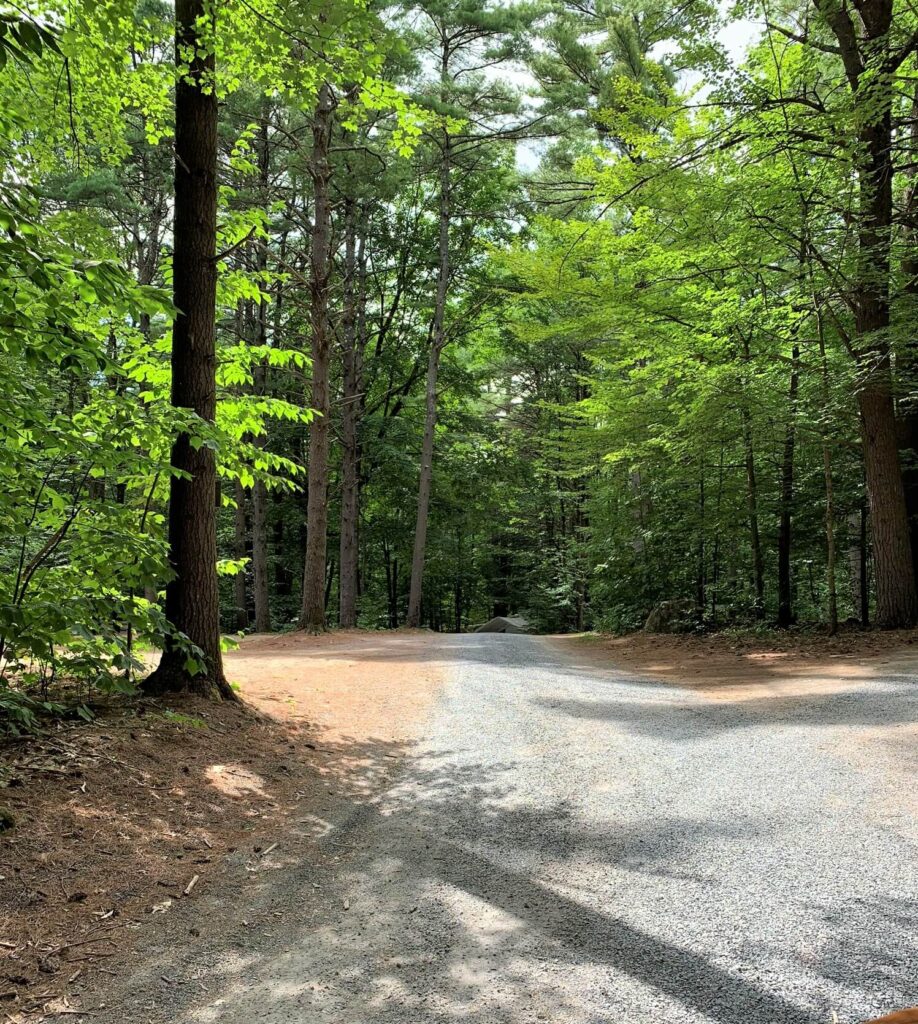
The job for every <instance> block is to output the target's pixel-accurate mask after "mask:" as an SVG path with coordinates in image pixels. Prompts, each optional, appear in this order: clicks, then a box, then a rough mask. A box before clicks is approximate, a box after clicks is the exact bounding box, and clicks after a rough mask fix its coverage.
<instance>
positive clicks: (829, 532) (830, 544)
mask: <svg viewBox="0 0 918 1024" xmlns="http://www.w3.org/2000/svg"><path fill="white" fill-rule="evenodd" d="M816 326H817V330H818V332H819V358H820V362H821V364H822V406H823V413H822V414H823V419H824V421H825V422H826V423H829V422H831V413H832V401H831V399H832V392H831V388H830V386H829V364H828V362H827V361H826V340H825V333H824V331H823V323H822V314H821V312H820V310H819V306H818V305H817V307H816ZM829 440H830V439H829V435H828V430H825V431H824V432H823V437H822V468H823V476H824V478H825V487H826V589H827V590H828V608H827V618H828V620H829V622H828V626H829V633H830V635H832V636H834V635H835V634H836V633H837V632H838V587H837V584H836V572H835V562H836V555H835V486H834V483H833V480H832V449H831V447H830V445H829Z"/></svg>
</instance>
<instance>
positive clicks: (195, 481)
mask: <svg viewBox="0 0 918 1024" xmlns="http://www.w3.org/2000/svg"><path fill="white" fill-rule="evenodd" d="M211 11H212V9H211V8H210V5H209V4H207V3H206V0H177V2H176V5H175V44H176V54H177V55H179V59H180V58H181V55H183V54H185V53H187V52H188V51H189V50H190V51H192V52H193V53H194V57H193V58H192V60H191V64H190V67H189V69H188V72H187V74H185V75H183V76H182V77H181V78H180V79H179V81H178V82H177V83H176V89H175V222H174V226H173V282H174V283H173V300H174V302H175V306H176V309H177V310H178V313H177V315H176V319H175V324H174V326H173V333H172V405H173V406H175V407H176V408H180V409H190V410H193V411H194V412H195V413H196V414H197V415H198V416H199V417H201V419H203V420H207V421H210V422H212V421H213V419H214V417H215V415H216V407H217V387H216V369H217V359H216V342H215V336H214V334H215V311H216V295H217V266H216V260H215V256H216V245H217V97H216V94H215V93H214V91H213V89H212V88H211V87H210V84H211V82H212V78H213V73H214V56H213V54H212V53H209V52H208V50H207V45H206V43H205V42H204V41H203V40H202V39H201V38H200V37H199V35H198V30H197V26H198V23H199V21H200V20H202V19H204V18H205V17H209V16H212V13H211ZM171 461H172V467H173V469H174V470H175V471H177V472H180V473H181V474H182V475H181V476H179V475H177V473H176V474H174V475H173V476H172V478H171V481H170V488H169V531H168V533H169V561H170V563H171V567H172V571H173V574H174V575H173V578H172V579H171V580H170V581H169V583H168V584H167V586H166V609H165V611H166V618H167V619H168V620H169V622H170V623H172V625H173V626H174V627H175V628H176V629H177V630H179V631H180V632H181V633H183V634H185V636H187V637H188V639H189V640H190V641H191V642H192V643H193V644H195V645H196V646H197V647H198V648H200V650H201V652H202V653H203V655H204V665H203V667H202V671H200V672H197V673H195V674H193V675H192V674H191V673H189V672H188V670H187V668H186V654H185V652H183V651H182V650H181V648H180V647H179V646H178V645H177V644H176V643H175V642H174V641H173V640H172V639H171V638H167V639H166V641H165V644H164V650H163V655H162V659H161V661H160V664H159V667H158V668H157V669H156V671H155V672H153V673H152V675H150V676H149V677H148V678H147V680H146V682H145V684H144V688H145V690H146V691H147V692H150V693H165V692H177V691H189V692H193V693H198V694H202V695H205V696H216V697H223V698H226V699H230V700H233V699H235V694H234V692H233V690H232V689H231V687H230V686H229V684H228V683H227V681H226V679H225V677H224V675H223V660H222V656H221V652H220V600H219V591H218V587H217V529H216V518H215V501H214V498H215V495H216V493H217V473H216V463H215V458H214V452H213V450H212V449H211V448H209V447H208V446H207V445H199V446H194V445H192V443H191V437H190V436H189V435H188V434H187V433H182V434H180V435H179V436H178V437H177V438H176V440H175V443H174V444H173V446H172V459H171Z"/></svg>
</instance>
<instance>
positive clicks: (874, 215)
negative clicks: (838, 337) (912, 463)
mask: <svg viewBox="0 0 918 1024" xmlns="http://www.w3.org/2000/svg"><path fill="white" fill-rule="evenodd" d="M816 6H817V8H818V9H819V10H820V11H822V13H823V16H824V18H825V20H826V23H827V24H828V25H829V27H830V28H831V29H832V31H833V33H834V34H835V37H836V39H837V40H838V44H839V47H838V49H839V54H840V57H841V60H842V63H843V64H844V68H845V74H846V76H847V78H848V84H849V86H850V88H851V92H852V95H853V97H854V107H855V111H856V113H857V114H858V115H859V121H860V130H859V131H858V139H857V141H858V148H857V151H856V153H857V159H858V167H857V171H858V191H859V197H858V198H859V209H858V266H857V278H856V281H855V289H854V294H853V298H854V305H855V335H856V337H855V339H854V342H855V345H854V347H855V349H856V355H857V360H858V367H859V369H860V373H861V380H860V382H859V388H858V408H859V411H860V416H861V427H862V432H863V438H864V470H865V476H866V480H867V495H868V499H869V503H870V516H871V520H872V524H873V557H874V575H875V577H876V595H877V605H876V624H877V625H878V626H880V627H881V628H883V629H895V628H897V627H903V626H912V625H914V624H915V621H916V619H918V591H916V585H915V575H914V571H913V568H912V564H913V563H912V550H911V539H910V536H909V522H908V514H907V512H906V506H905V489H904V487H903V483H902V471H901V465H900V462H899V451H898V445H897V436H896V421H895V406H894V403H893V390H892V372H891V367H890V357H889V339H888V332H889V326H890V265H891V244H892V222H893V190H892V184H893V155H892V153H893V131H892V103H893V84H892V83H893V78H894V72H895V70H896V68H897V66H898V65H897V64H896V63H895V62H894V61H892V55H891V53H890V47H891V43H890V29H891V28H892V19H893V5H892V3H891V2H890V0H863V2H862V3H860V4H858V5H857V26H859V27H857V26H856V24H855V21H854V20H853V19H852V16H851V14H850V12H849V10H848V7H847V5H845V4H842V5H838V4H835V3H830V2H829V0H816ZM906 53H907V51H906V50H902V57H901V58H900V59H904V57H905V54H906Z"/></svg>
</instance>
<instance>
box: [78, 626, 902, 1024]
mask: <svg viewBox="0 0 918 1024" xmlns="http://www.w3.org/2000/svg"><path fill="white" fill-rule="evenodd" d="M429 643H430V645H431V648H432V655H431V656H432V657H435V658H436V659H437V660H438V661H440V662H442V663H445V665H446V667H447V676H446V681H445V684H444V686H443V688H442V690H441V691H440V694H439V697H438V699H437V701H436V702H435V704H434V706H433V707H432V709H431V710H430V711H429V713H428V716H427V718H426V721H425V724H424V727H423V730H422V735H421V738H420V740H419V742H418V743H417V744H416V745H415V746H414V747H412V748H411V750H410V753H409V754H408V756H406V757H405V758H404V760H403V761H401V762H400V764H399V766H398V769H397V771H396V772H395V773H394V774H393V776H392V778H391V781H390V783H389V784H387V786H386V788H385V790H384V792H382V793H381V794H377V795H375V796H373V797H372V798H368V799H366V800H361V799H360V798H359V796H358V797H355V798H354V799H353V800H351V801H350V802H347V803H345V804H343V805H342V806H341V807H339V809H338V811H337V812H336V814H335V815H334V816H333V817H334V820H329V821H327V822H325V823H324V824H323V828H321V829H320V830H319V835H320V838H318V839H317V842H318V843H320V844H322V845H323V846H324V847H325V849H326V853H328V856H327V863H326V865H325V866H324V867H323V868H317V867H315V865H313V864H310V863H306V862H303V863H300V864H297V863H293V864H290V865H288V866H287V867H286V868H285V869H284V870H279V871H276V872H272V874H271V878H270V883H269V885H268V888H267V890H266V892H264V893H263V894H262V897H261V899H262V902H263V904H264V906H265V907H267V908H269V909H268V910H267V911H266V913H267V914H268V915H269V916H268V919H269V920H270V921H271V924H270V927H266V928H264V929H255V930H253V929H247V928H242V929H239V930H238V932H239V933H238V934H233V935H230V936H227V937H226V941H225V943H222V944H220V946H219V948H217V947H216V946H214V947H213V948H210V947H208V946H207V944H203V945H202V943H201V942H199V943H198V944H196V945H195V944H193V943H192V944H190V945H187V946H186V947H185V948H181V944H179V946H172V947H170V948H165V947H164V948H163V950H162V957H161V959H159V960H158V961H157V963H155V964H153V965H152V966H148V967H146V968H143V969H138V971H137V972H136V974H135V976H134V977H130V978H126V979H124V983H123V994H122V995H121V996H120V997H117V998H114V999H113V998H109V999H108V1003H107V1005H108V1009H107V1010H106V1009H102V1010H101V1011H100V1010H99V1009H97V1010H96V1012H95V1013H94V1015H93V1016H92V1018H90V1019H91V1020H93V1021H95V1022H99V1021H106V1022H107V1021H109V1020H110V1021H112V1022H114V1021H118V1022H119V1024H121V1022H124V1021H131V1022H132V1024H133V1022H137V1024H140V1022H144V1021H154V1022H160V1021H167V1020H168V1021H172V1022H177V1024H191V1022H194V1024H206V1022H214V1024H216V1022H220V1024H299V1022H304V1024H305V1022H309V1024H383V1022H391V1024H451V1022H457V1024H458V1022H463V1024H528V1022H535V1021H553V1022H556V1024H562V1022H563V1024H599V1022H607V1021H608V1022H615V1024H650V1022H657V1021H660V1022H664V1021H665V1022H666V1024H702V1022H714V1024H817V1022H818V1024H829V1022H831V1021H833V1020H837V1021H839V1022H840V1024H853V1022H855V1021H860V1020H863V1019H866V1018H868V1017H872V1016H878V1015H880V1014H881V1013H887V1012H889V1011H891V1010H893V1009H897V1008H901V1007H904V1006H908V1005H912V1004H918V900H916V897H918V821H916V813H915V812H916V802H915V794H914V792H913V787H914V779H915V773H914V768H915V744H916V730H915V722H916V719H918V683H916V677H915V675H914V674H913V673H912V672H911V671H908V670H906V668H903V667H902V666H898V667H896V666H893V667H892V668H891V669H890V672H889V673H888V674H887V675H885V676H881V677H879V678H867V677H866V676H864V677H856V676H855V677H852V678H847V679H846V680H845V681H844V683H843V685H840V686H838V687H834V688H832V689H831V690H830V691H828V692H825V691H818V692H813V693H804V694H802V695H798V696H796V697H788V696H779V697H772V696H769V697H767V698H764V699H756V698H755V696H754V695H753V696H752V697H750V698H749V699H740V698H736V697H735V696H734V697H731V698H729V699H713V698H711V697H708V696H705V695H703V694H699V693H698V692H695V691H692V690H689V689H685V688H682V687H679V686H674V685H671V684H666V683H660V682H656V681H653V680H649V679H646V678H643V677H640V676H636V675H632V674H629V673H626V672H622V671H616V670H614V669H612V668H610V667H608V665H605V666H604V665H603V664H601V663H600V662H599V661H598V660H597V659H596V658H595V657H592V656H591V653H590V651H589V650H588V649H587V648H588V646H589V645H586V644H584V645H581V646H580V647H577V646H576V645H571V644H567V645H561V644H559V643H558V642H556V641H553V640H550V639H547V638H540V637H529V636H502V635H494V634H485V635H463V636H442V635H441V636H437V637H434V636H431V638H430V640H429ZM909 778H911V783H909V781H908V780H909ZM240 898H241V896H240ZM316 902H318V904H319V906H318V909H314V910H311V911H307V910H306V909H304V908H306V907H308V906H310V905H311V904H314V903H316ZM219 912H220V909H219V907H210V908H208V909H207V910H206V913H208V914H215V913H219ZM67 1019H69V1020H73V1019H74V1018H73V1017H70V1018H67Z"/></svg>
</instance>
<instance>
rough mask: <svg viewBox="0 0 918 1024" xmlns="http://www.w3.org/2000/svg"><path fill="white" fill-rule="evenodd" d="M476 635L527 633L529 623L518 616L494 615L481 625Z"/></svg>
mask: <svg viewBox="0 0 918 1024" xmlns="http://www.w3.org/2000/svg"><path fill="white" fill-rule="evenodd" d="M475 632H476V633H528V632H529V622H528V620H527V619H524V618H522V617H521V616H519V615H512V616H511V615H495V616H494V618H493V619H489V620H488V621H487V622H484V623H482V624H481V625H480V626H478V627H477V629H476V630H475Z"/></svg>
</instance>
